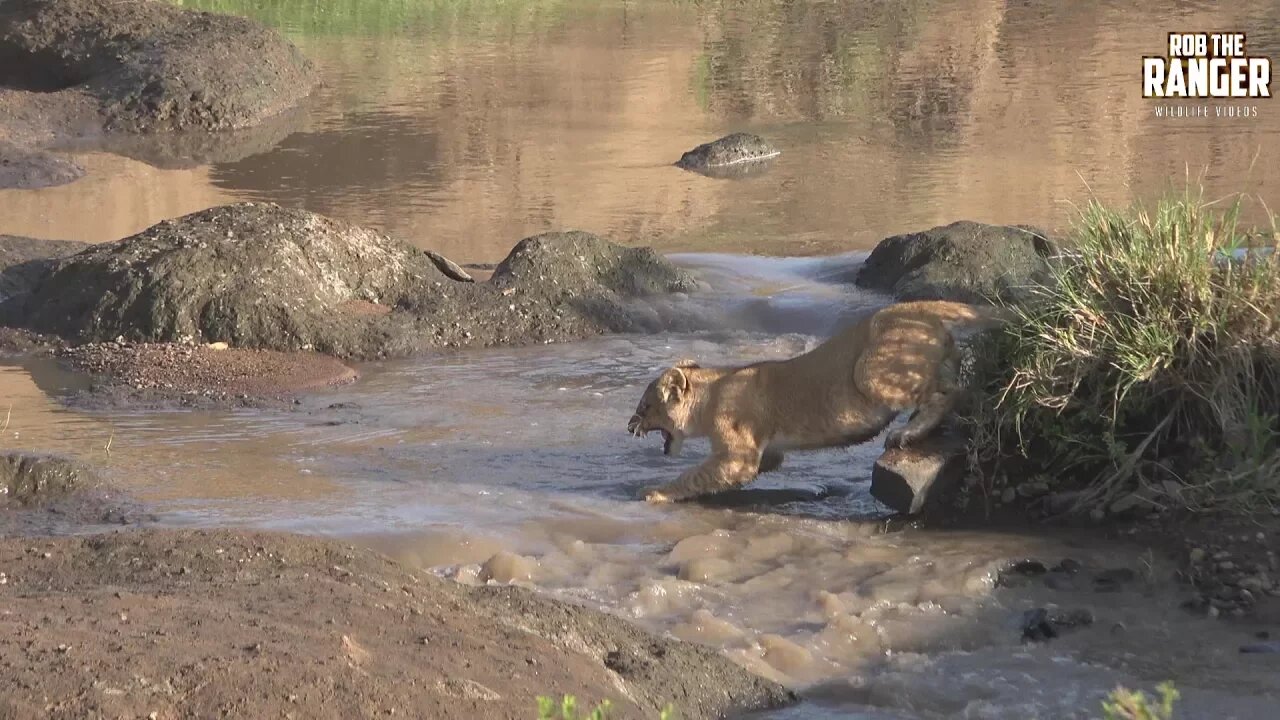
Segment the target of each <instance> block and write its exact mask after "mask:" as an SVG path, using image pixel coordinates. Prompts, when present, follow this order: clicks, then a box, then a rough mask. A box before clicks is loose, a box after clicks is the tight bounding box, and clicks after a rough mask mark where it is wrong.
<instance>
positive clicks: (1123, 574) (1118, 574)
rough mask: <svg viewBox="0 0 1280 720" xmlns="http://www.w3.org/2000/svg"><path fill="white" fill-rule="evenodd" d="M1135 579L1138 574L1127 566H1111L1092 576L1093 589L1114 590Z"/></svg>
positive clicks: (1098, 590)
mask: <svg viewBox="0 0 1280 720" xmlns="http://www.w3.org/2000/svg"><path fill="white" fill-rule="evenodd" d="M1136 579H1138V574H1137V573H1135V572H1134V571H1133V570H1130V569H1129V568H1111V569H1109V570H1103V571H1102V572H1100V573H1098V574H1097V575H1094V576H1093V589H1094V590H1095V591H1096V592H1116V591H1118V590H1120V588H1122V587H1123V586H1124V585H1127V584H1129V583H1131V582H1133V581H1134V580H1136Z"/></svg>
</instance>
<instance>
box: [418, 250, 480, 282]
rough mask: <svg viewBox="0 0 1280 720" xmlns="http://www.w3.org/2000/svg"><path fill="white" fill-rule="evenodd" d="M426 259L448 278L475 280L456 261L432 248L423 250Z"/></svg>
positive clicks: (462, 280)
mask: <svg viewBox="0 0 1280 720" xmlns="http://www.w3.org/2000/svg"><path fill="white" fill-rule="evenodd" d="M423 252H424V253H426V255H427V259H428V260H430V261H431V262H432V263H434V264H435V266H436V269H437V270H439V271H440V272H442V273H444V274H445V275H446V276H447V277H448V278H449V279H450V280H457V281H458V282H475V281H476V279H475V278H473V277H471V275H470V273H468V272H467V271H466V270H463V269H462V266H461V265H459V264H458V263H456V262H454V261H452V260H450V259H449V258H447V257H445V256H443V255H441V254H440V253H438V252H435V251H432V250H424V251H423Z"/></svg>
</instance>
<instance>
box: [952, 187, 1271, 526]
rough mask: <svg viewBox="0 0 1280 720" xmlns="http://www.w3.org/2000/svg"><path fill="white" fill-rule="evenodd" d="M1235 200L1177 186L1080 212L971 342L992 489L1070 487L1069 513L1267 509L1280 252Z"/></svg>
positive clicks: (983, 454) (979, 463)
mask: <svg viewBox="0 0 1280 720" xmlns="http://www.w3.org/2000/svg"><path fill="white" fill-rule="evenodd" d="M1242 202H1243V199H1242V198H1239V197H1237V198H1236V199H1234V200H1233V201H1231V202H1225V203H1215V202H1208V201H1206V200H1205V198H1204V194H1203V191H1202V190H1195V189H1189V190H1187V191H1185V192H1183V193H1181V194H1173V195H1169V196H1166V197H1165V198H1163V199H1161V200H1160V201H1159V202H1158V203H1157V204H1156V205H1155V207H1154V208H1147V207H1144V206H1141V205H1139V206H1135V207H1133V208H1131V209H1128V210H1115V209H1111V208H1108V207H1105V206H1103V205H1101V204H1099V203H1097V202H1093V203H1090V204H1089V205H1088V206H1087V207H1085V208H1083V209H1082V211H1081V213H1080V216H1079V219H1078V221H1077V222H1076V224H1075V226H1074V228H1073V231H1072V233H1071V236H1070V237H1069V238H1068V240H1067V242H1065V243H1064V244H1063V245H1064V248H1063V250H1062V253H1061V255H1060V257H1058V258H1057V259H1056V261H1055V264H1054V269H1053V272H1052V279H1051V281H1049V282H1047V283H1046V284H1045V285H1044V286H1042V287H1038V288H1035V290H1034V293H1033V298H1034V299H1033V301H1032V302H1030V303H1028V304H1026V305H1025V306H1022V307H1019V308H1016V309H1015V311H1016V315H1017V316H1018V319H1017V321H1015V322H1013V323H1011V324H1010V325H1009V326H1008V327H1007V328H1006V329H1005V330H1004V331H1002V332H1001V333H997V334H994V335H993V336H992V337H990V338H988V339H987V341H986V342H985V343H983V344H981V345H980V346H979V347H978V348H977V353H976V357H977V365H976V368H977V379H978V392H977V393H976V395H977V397H976V401H975V403H974V405H973V407H972V408H971V409H970V411H969V413H967V417H966V424H967V425H968V426H969V429H970V430H971V432H972V438H973V443H972V447H973V452H972V456H971V464H972V466H973V469H974V471H975V472H976V473H977V474H978V476H979V477H980V479H982V480H983V481H984V482H985V483H986V484H987V487H988V489H992V488H998V487H999V486H1000V485H1001V484H1006V483H1007V484H1012V485H1016V484H1019V483H1021V482H1027V481H1030V480H1036V481H1038V482H1039V483H1042V484H1043V485H1044V486H1047V487H1048V488H1049V489H1051V490H1055V491H1056V490H1067V489H1078V490H1080V491H1081V492H1080V495H1079V497H1078V502H1077V503H1076V508H1077V509H1094V508H1111V509H1112V510H1115V509H1116V505H1115V503H1117V501H1119V500H1120V499H1121V498H1127V499H1128V500H1127V501H1126V503H1125V504H1126V505H1129V506H1134V505H1135V504H1137V505H1144V506H1147V507H1148V508H1150V509H1158V508H1163V509H1191V510H1200V509H1206V508H1210V507H1216V508H1223V507H1226V508H1230V509H1232V510H1237V511H1240V510H1245V511H1247V510H1254V509H1258V508H1259V507H1260V506H1266V505H1270V506H1274V505H1275V503H1276V501H1277V500H1278V499H1280V256H1278V255H1277V254H1275V253H1273V252H1271V251H1270V248H1269V247H1268V246H1269V245H1272V244H1273V243H1274V237H1275V236H1274V232H1275V228H1274V222H1273V223H1272V227H1271V228H1270V229H1268V230H1267V232H1258V231H1256V230H1252V229H1245V228H1244V227H1243V226H1242V225H1241V223H1240V222H1239V217H1240V210H1241V205H1242ZM1135 493H1136V495H1135ZM1134 498H1136V499H1134Z"/></svg>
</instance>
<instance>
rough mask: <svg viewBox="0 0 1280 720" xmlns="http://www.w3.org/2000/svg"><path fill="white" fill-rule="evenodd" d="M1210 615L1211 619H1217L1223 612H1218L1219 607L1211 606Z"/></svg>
mask: <svg viewBox="0 0 1280 720" xmlns="http://www.w3.org/2000/svg"><path fill="white" fill-rule="evenodd" d="M1208 614H1209V617H1211V618H1216V617H1218V615H1220V614H1221V611H1220V610H1218V606H1217V605H1210V606H1209V613H1208Z"/></svg>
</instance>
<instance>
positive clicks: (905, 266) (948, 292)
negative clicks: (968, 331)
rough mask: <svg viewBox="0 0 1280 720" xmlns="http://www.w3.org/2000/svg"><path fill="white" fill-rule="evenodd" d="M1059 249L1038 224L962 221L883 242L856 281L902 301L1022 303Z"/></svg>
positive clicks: (861, 285)
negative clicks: (988, 223)
mask: <svg viewBox="0 0 1280 720" xmlns="http://www.w3.org/2000/svg"><path fill="white" fill-rule="evenodd" d="M1053 253H1054V248H1053V244H1052V243H1051V242H1050V241H1049V240H1048V236H1047V235H1046V234H1045V233H1044V232H1043V231H1041V230H1037V229H1036V228H1033V227H1030V226H1025V225H1016V226H1014V225H985V224H983V223H976V222H969V221H960V222H954V223H951V224H950V225H944V226H939V227H935V228H932V229H930V230H925V231H924V232H917V233H909V234H906V235H896V236H894V237H891V238H886V239H885V240H882V241H881V242H880V244H878V245H876V247H875V249H874V250H872V251H871V255H870V256H868V257H867V260H866V262H865V263H863V265H862V266H861V267H859V268H858V270H857V271H856V274H855V275H854V278H853V280H854V283H855V284H856V285H858V286H859V287H863V288H867V289H870V290H878V291H880V292H887V293H890V294H892V295H893V296H894V297H895V298H896V299H898V300H899V301H907V300H955V301H959V302H974V303H985V302H988V301H990V300H991V299H997V300H1001V301H1006V302H1017V301H1019V300H1021V299H1024V298H1025V297H1026V295H1027V292H1028V289H1029V288H1030V287H1031V286H1032V285H1035V284H1037V283H1043V282H1046V281H1047V280H1048V279H1049V275H1048V271H1049V258H1050V257H1051V256H1052V255H1053Z"/></svg>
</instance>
